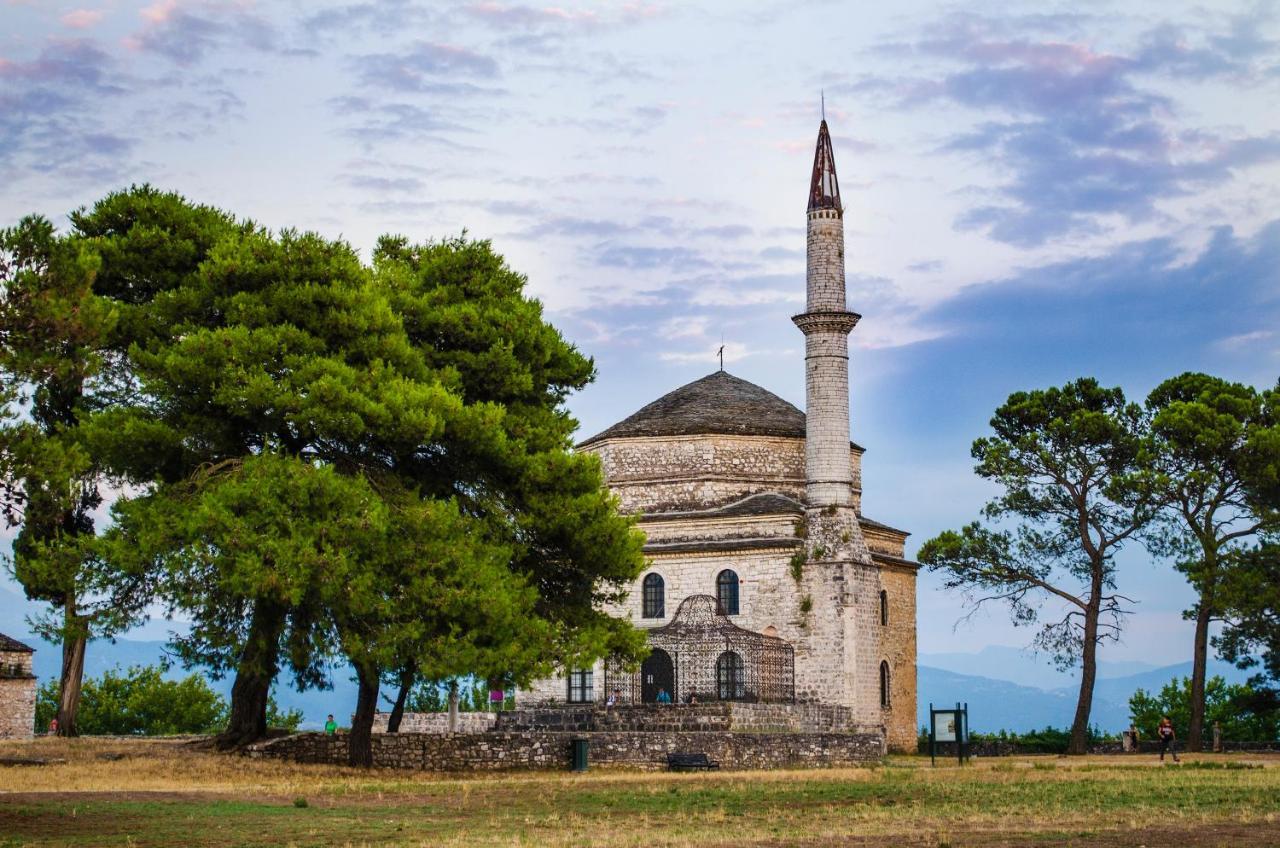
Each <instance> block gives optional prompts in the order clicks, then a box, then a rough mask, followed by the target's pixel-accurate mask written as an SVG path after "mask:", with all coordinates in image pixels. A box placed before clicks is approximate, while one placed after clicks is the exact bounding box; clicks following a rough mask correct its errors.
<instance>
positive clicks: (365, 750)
mask: <svg viewBox="0 0 1280 848" xmlns="http://www.w3.org/2000/svg"><path fill="white" fill-rule="evenodd" d="M355 667H356V682H357V684H358V691H359V695H358V696H357V697H356V714H355V716H354V717H353V718H352V719H351V735H350V736H349V737H348V742H347V745H348V747H347V764H348V765H352V766H357V767H359V768H369V767H371V766H372V765H373V714H374V712H375V711H376V710H377V709H378V677H379V675H378V669H376V668H372V667H370V666H369V665H368V664H366V663H356V664H355Z"/></svg>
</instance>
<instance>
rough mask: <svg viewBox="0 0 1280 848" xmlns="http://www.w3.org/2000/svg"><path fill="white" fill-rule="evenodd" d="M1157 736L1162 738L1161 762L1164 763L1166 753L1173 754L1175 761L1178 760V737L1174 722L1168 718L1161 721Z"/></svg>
mask: <svg viewBox="0 0 1280 848" xmlns="http://www.w3.org/2000/svg"><path fill="white" fill-rule="evenodd" d="M1156 735H1157V736H1159V737H1160V762H1162V763H1163V762H1164V752H1165V751H1168V752H1169V753H1170V754H1173V761H1174V762H1175V763H1176V762H1180V761H1179V760H1178V747H1177V741H1178V735H1177V734H1176V733H1174V731H1173V722H1172V721H1170V720H1169V717H1168V716H1165V717H1164V718H1162V719H1160V726H1159V727H1157V728H1156Z"/></svg>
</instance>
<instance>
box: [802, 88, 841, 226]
mask: <svg viewBox="0 0 1280 848" xmlns="http://www.w3.org/2000/svg"><path fill="white" fill-rule="evenodd" d="M823 111H824V112H825V111H826V105H825V104H824V105H823ZM815 209H834V210H836V213H837V214H838V215H840V216H843V215H844V207H843V206H842V205H841V204H840V181H839V180H837V179H836V155H835V152H834V151H832V149H831V133H830V132H828V131H827V119H826V118H823V119H822V125H821V126H820V127H818V147H817V149H816V150H814V152H813V176H812V177H810V179H809V211H810V212H812V211H813V210H815Z"/></svg>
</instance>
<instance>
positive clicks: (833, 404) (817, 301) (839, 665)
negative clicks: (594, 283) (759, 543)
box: [792, 118, 884, 727]
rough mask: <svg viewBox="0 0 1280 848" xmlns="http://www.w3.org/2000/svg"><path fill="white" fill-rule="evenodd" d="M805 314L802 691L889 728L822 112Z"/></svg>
mask: <svg viewBox="0 0 1280 848" xmlns="http://www.w3.org/2000/svg"><path fill="white" fill-rule="evenodd" d="M807 217H808V238H807V247H808V251H807V253H808V268H807V274H806V289H807V298H806V304H805V311H804V313H803V314H801V315H796V316H795V317H794V318H792V320H793V321H794V322H795V324H796V326H797V327H799V328H800V331H801V332H803V333H804V341H805V493H806V501H807V503H806V514H805V532H806V534H807V539H806V544H805V551H806V555H807V562H806V563H805V568H804V579H803V586H802V591H804V592H805V593H806V597H807V599H808V602H809V603H808V606H809V608H810V613H809V615H808V616H807V618H806V619H805V621H804V628H805V631H806V637H805V638H804V639H803V640H801V643H798V644H797V651H796V689H797V692H796V694H797V697H798V698H799V699H801V700H807V701H822V702H826V703H835V704H844V705H848V706H850V707H852V709H853V714H854V716H855V719H856V720H857V721H858V722H859V723H860V724H862V725H864V726H867V727H871V726H879V727H883V725H884V714H883V712H882V710H881V709H880V703H879V698H878V677H877V676H878V673H879V664H880V660H881V656H880V654H881V647H880V633H879V628H878V627H877V626H876V625H877V623H878V619H877V615H878V604H879V595H880V582H881V581H880V574H879V570H878V568H877V567H876V566H875V565H874V564H873V562H872V560H871V554H870V552H869V551H868V549H867V543H866V540H865V539H864V538H863V536H862V526H861V524H860V522H859V520H858V510H857V505H856V502H855V500H854V492H853V467H852V466H853V463H852V456H851V448H850V444H849V333H850V332H851V331H852V330H853V328H854V325H856V324H857V323H858V319H859V318H860V317H861V316H859V315H858V314H857V313H856V312H851V311H849V310H848V309H847V308H846V307H845V280H844V208H843V207H842V206H841V204H840V184H839V182H838V180H837V179H836V163H835V156H834V154H833V153H832V150H831V134H830V133H829V131H828V130H827V122H826V119H825V118H824V119H823V121H822V125H821V127H820V128H819V129H818V146H817V150H816V151H815V153H814V157H813V175H812V177H811V179H810V181H809V207H808V211H807Z"/></svg>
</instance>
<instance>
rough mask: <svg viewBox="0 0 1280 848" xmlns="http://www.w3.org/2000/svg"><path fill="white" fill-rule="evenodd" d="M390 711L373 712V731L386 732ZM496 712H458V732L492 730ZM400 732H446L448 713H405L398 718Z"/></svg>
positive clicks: (447, 728) (447, 729)
mask: <svg viewBox="0 0 1280 848" xmlns="http://www.w3.org/2000/svg"><path fill="white" fill-rule="evenodd" d="M390 718H391V713H374V715H373V732H374V733H386V732H387V722H388V721H389V720H390ZM496 721H497V713H475V712H467V713H463V712H460V713H458V729H457V731H456V732H458V733H484V732H485V731H487V730H492V729H493V726H494V724H495V722H496ZM400 732H401V733H448V732H449V714H448V713H405V714H404V716H402V717H401V719H400Z"/></svg>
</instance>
